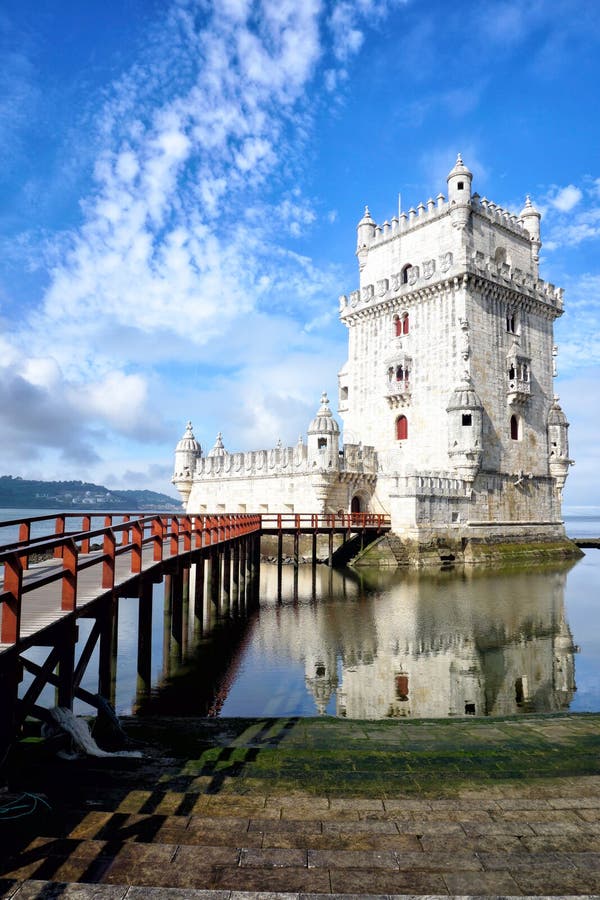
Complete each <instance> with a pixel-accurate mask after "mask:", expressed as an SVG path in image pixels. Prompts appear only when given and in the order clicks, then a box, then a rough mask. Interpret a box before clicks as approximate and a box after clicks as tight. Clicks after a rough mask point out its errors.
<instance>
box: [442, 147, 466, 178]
mask: <svg viewBox="0 0 600 900" xmlns="http://www.w3.org/2000/svg"><path fill="white" fill-rule="evenodd" d="M455 175H466V176H468V177H469V178H472V177H473V173H472V172H470V171H469V169H467V167H466V166H465V164H464V162H463V161H462V156H461V155H460V153H459V154H458V156H457V157H456V162H455V163H454V168H453V169H450V171H449V172H448V177H447V178H446V181H449V180H450V179H451V178H454V176H455Z"/></svg>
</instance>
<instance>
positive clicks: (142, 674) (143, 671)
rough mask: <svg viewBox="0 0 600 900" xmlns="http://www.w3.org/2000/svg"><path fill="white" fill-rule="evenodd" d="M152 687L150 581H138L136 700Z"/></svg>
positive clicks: (145, 695)
mask: <svg viewBox="0 0 600 900" xmlns="http://www.w3.org/2000/svg"><path fill="white" fill-rule="evenodd" d="M151 687H152V582H151V581H146V580H145V579H144V580H143V581H142V582H141V583H140V589H139V596H138V646H137V685H136V700H137V701H138V702H139V701H140V699H141V698H143V697H147V696H148V694H149V693H150V689H151Z"/></svg>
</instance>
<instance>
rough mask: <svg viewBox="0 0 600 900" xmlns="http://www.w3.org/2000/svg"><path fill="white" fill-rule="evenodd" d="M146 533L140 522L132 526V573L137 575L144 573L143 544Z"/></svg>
mask: <svg viewBox="0 0 600 900" xmlns="http://www.w3.org/2000/svg"><path fill="white" fill-rule="evenodd" d="M127 530H128V531H129V529H127ZM143 537H144V531H143V528H142V524H141V522H140V521H139V520H138V521H136V522H133V523H132V525H131V543H132V545H133V546H132V548H131V572H132V574H134V575H137V574H138V573H139V572H141V571H142V542H143Z"/></svg>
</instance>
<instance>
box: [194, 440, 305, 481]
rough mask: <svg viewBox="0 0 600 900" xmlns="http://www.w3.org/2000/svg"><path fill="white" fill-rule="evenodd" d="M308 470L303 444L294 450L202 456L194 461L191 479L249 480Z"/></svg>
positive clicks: (286, 448) (252, 451) (276, 449)
mask: <svg viewBox="0 0 600 900" xmlns="http://www.w3.org/2000/svg"><path fill="white" fill-rule="evenodd" d="M303 471H308V450H307V447H306V444H300V443H299V444H298V445H297V446H296V447H274V448H272V449H271V450H248V451H245V452H240V453H224V454H223V455H222V456H203V457H201V458H200V459H198V460H197V461H196V468H195V470H194V478H195V479H196V478H215V477H217V476H226V477H230V478H248V477H249V476H253V477H256V476H260V475H283V474H286V475H289V474H290V473H292V472H303Z"/></svg>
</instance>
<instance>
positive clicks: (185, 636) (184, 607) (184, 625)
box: [181, 565, 190, 656]
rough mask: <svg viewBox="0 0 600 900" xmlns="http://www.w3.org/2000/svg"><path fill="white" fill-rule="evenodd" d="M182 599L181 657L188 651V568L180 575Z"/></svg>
mask: <svg viewBox="0 0 600 900" xmlns="http://www.w3.org/2000/svg"><path fill="white" fill-rule="evenodd" d="M182 577H183V580H182V597H181V650H182V652H183V655H184V656H185V654H186V653H187V649H188V635H189V624H190V567H189V565H186V566H184V569H183V573H182Z"/></svg>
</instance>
